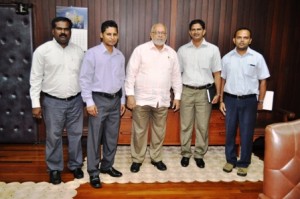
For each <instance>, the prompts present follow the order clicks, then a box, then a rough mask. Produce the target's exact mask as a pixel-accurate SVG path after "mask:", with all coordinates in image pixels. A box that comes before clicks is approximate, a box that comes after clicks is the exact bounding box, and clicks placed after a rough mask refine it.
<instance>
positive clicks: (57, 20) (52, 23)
mask: <svg viewBox="0 0 300 199" xmlns="http://www.w3.org/2000/svg"><path fill="white" fill-rule="evenodd" d="M59 21H65V22H68V23H69V28H70V29H71V28H72V26H73V23H72V21H71V20H70V19H69V18H67V17H55V18H54V19H52V22H51V25H52V29H54V28H56V23H57V22H59Z"/></svg>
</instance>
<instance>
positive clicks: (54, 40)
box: [52, 37, 70, 49]
mask: <svg viewBox="0 0 300 199" xmlns="http://www.w3.org/2000/svg"><path fill="white" fill-rule="evenodd" d="M52 41H53V42H54V43H55V45H56V46H57V47H60V48H62V49H64V48H67V47H68V46H69V45H70V41H69V43H68V45H66V47H64V48H63V47H62V46H61V45H60V44H59V43H58V42H57V41H56V39H55V38H54V37H53V39H52Z"/></svg>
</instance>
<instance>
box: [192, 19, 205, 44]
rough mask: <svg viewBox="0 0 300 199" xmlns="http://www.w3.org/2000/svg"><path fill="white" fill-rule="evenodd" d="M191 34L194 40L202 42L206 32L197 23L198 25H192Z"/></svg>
mask: <svg viewBox="0 0 300 199" xmlns="http://www.w3.org/2000/svg"><path fill="white" fill-rule="evenodd" d="M189 33H190V36H191V38H192V40H195V41H201V40H202V39H203V37H204V35H205V33H206V31H205V30H204V29H203V28H202V26H201V25H200V24H198V23H197V24H194V25H192V27H191V29H190V31H189Z"/></svg>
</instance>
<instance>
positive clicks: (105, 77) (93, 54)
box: [79, 43, 125, 106]
mask: <svg viewBox="0 0 300 199" xmlns="http://www.w3.org/2000/svg"><path fill="white" fill-rule="evenodd" d="M124 81H125V57H124V55H123V53H122V52H121V51H120V50H118V49H117V48H115V47H114V48H113V51H112V53H110V52H108V51H107V49H106V47H105V46H104V44H103V43H101V44H100V45H97V46H95V47H93V48H91V49H89V50H88V51H87V52H86V54H85V56H84V59H83V61H82V67H81V72H80V77H79V82H80V87H81V96H82V99H83V101H84V102H86V105H87V106H92V105H95V102H94V100H93V97H92V92H103V93H109V94H115V93H117V92H118V91H119V90H120V89H122V93H123V94H122V98H121V103H122V104H125V94H124Z"/></svg>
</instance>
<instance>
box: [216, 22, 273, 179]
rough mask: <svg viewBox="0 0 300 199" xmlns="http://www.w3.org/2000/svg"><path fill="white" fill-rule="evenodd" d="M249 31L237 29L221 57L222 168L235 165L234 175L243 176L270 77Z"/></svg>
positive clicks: (249, 160)
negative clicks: (238, 142)
mask: <svg viewBox="0 0 300 199" xmlns="http://www.w3.org/2000/svg"><path fill="white" fill-rule="evenodd" d="M251 41H252V38H251V31H250V30H249V29H248V28H240V29H238V30H237V31H236V32H235V34H234V38H233V43H234V44H235V46H236V47H235V49H233V50H232V51H230V52H229V53H228V54H226V55H225V56H224V57H223V58H222V72H221V77H222V83H221V99H220V110H221V112H222V113H223V114H224V115H225V117H226V119H225V122H226V144H225V155H226V161H227V163H226V164H225V166H224V167H223V171H225V172H228V173H229V172H231V171H232V169H233V168H234V167H237V168H238V170H237V175H239V176H246V175H247V171H248V166H249V165H250V163H251V153H252V140H253V134H254V128H255V121H256V112H257V110H261V109H262V105H263V100H264V97H265V93H266V88H267V81H266V78H268V77H269V76H270V73H269V70H268V67H267V65H266V62H265V60H264V58H263V56H262V55H261V54H259V53H258V52H256V51H254V50H252V49H251V48H250V47H249V45H250V44H251ZM237 125H239V130H240V137H241V154H240V159H239V160H237V154H236V149H235V137H236V131H237Z"/></svg>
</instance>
